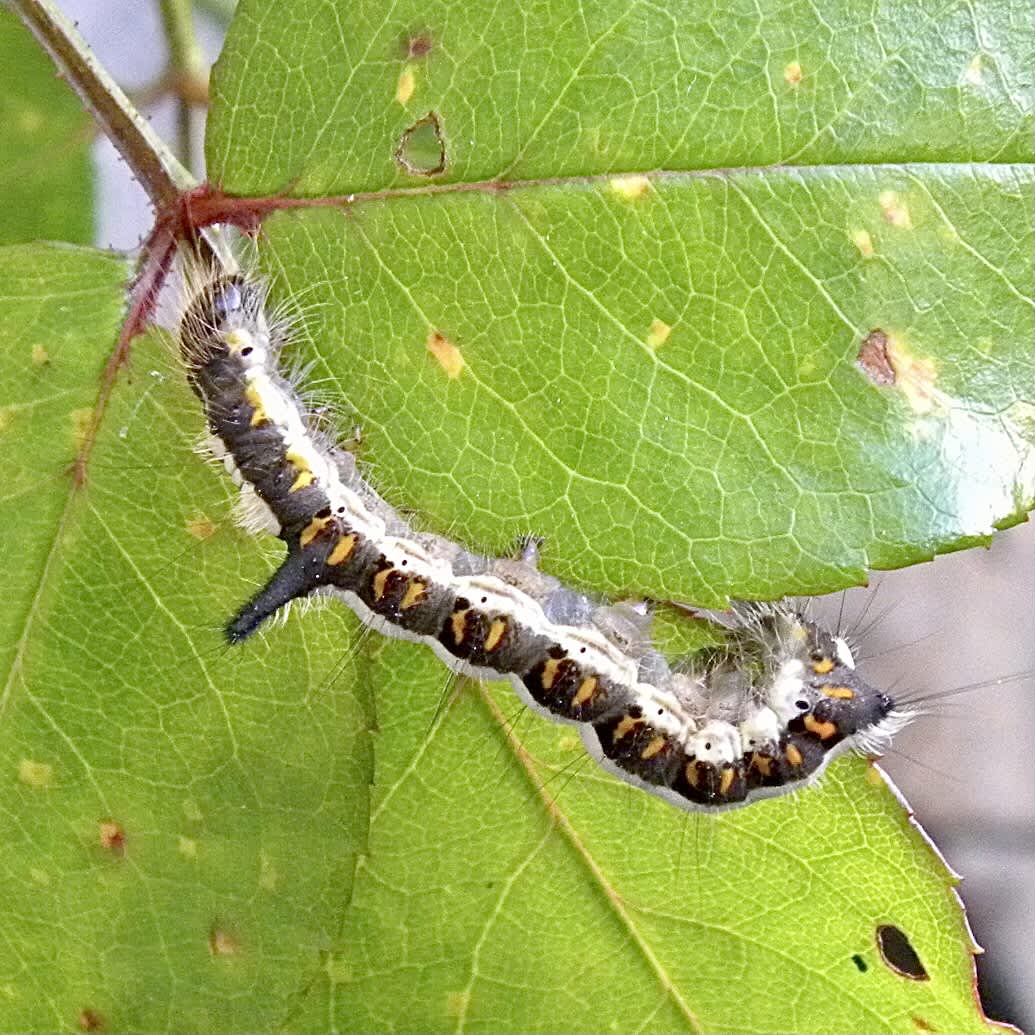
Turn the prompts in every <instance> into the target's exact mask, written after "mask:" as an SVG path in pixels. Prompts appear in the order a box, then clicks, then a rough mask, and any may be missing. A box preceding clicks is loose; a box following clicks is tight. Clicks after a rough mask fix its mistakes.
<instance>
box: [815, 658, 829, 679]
mask: <svg viewBox="0 0 1035 1035" xmlns="http://www.w3.org/2000/svg"><path fill="white" fill-rule="evenodd" d="M833 667H834V662H833V661H832V660H831V659H830V658H823V659H821V660H820V661H814V662H813V663H812V671H813V672H815V673H816V675H817V676H825V675H826V674H827V673H828V672H829V671H830V670H831V669H832V668H833Z"/></svg>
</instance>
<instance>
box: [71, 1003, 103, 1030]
mask: <svg viewBox="0 0 1035 1035" xmlns="http://www.w3.org/2000/svg"><path fill="white" fill-rule="evenodd" d="M76 1024H77V1025H78V1026H79V1030H80V1031H104V1018H103V1017H102V1016H101V1015H100V1014H99V1013H98V1012H97V1011H96V1010H93V1009H91V1008H90V1007H89V1006H84V1007H83V1008H82V1009H81V1010H80V1011H79V1016H78V1017H77V1018H76Z"/></svg>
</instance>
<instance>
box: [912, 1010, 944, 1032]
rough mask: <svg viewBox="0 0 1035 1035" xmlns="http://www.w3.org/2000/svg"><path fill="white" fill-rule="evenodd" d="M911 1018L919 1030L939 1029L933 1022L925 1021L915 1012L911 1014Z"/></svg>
mask: <svg viewBox="0 0 1035 1035" xmlns="http://www.w3.org/2000/svg"><path fill="white" fill-rule="evenodd" d="M909 1019H910V1020H911V1021H912V1022H913V1024H914V1026H915V1027H916V1030H917V1031H937V1030H938V1029H937V1028H935V1026H934V1025H933V1024H931V1022H930V1021H925V1020H924V1019H923V1017H920V1016H919V1015H918V1014H915V1013H914V1014H911V1015H910V1017H909Z"/></svg>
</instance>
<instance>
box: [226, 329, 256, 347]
mask: <svg viewBox="0 0 1035 1035" xmlns="http://www.w3.org/2000/svg"><path fill="white" fill-rule="evenodd" d="M223 341H225V342H226V347H227V348H228V349H229V350H230V351H231V352H240V351H241V350H242V349H246V348H248V347H249V346H250V345H254V344H255V342H254V341H253V340H252V336H251V333H250V332H249V331H246V330H245V329H244V328H243V327H237V328H235V329H234V330H232V331H230V332H229V333H228V334H224V335H223Z"/></svg>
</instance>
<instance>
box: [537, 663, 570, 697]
mask: <svg viewBox="0 0 1035 1035" xmlns="http://www.w3.org/2000/svg"><path fill="white" fill-rule="evenodd" d="M563 660H564V659H563V658H550V659H549V660H548V661H547V662H546V664H545V665H543V678H542V679H541V680H540V682H541V683H542V686H543V689H544V690H549V689H550V688H551V687H552V686H553V684H554V680H556V678H557V669H558V668H560V665H561V662H562V661H563Z"/></svg>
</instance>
